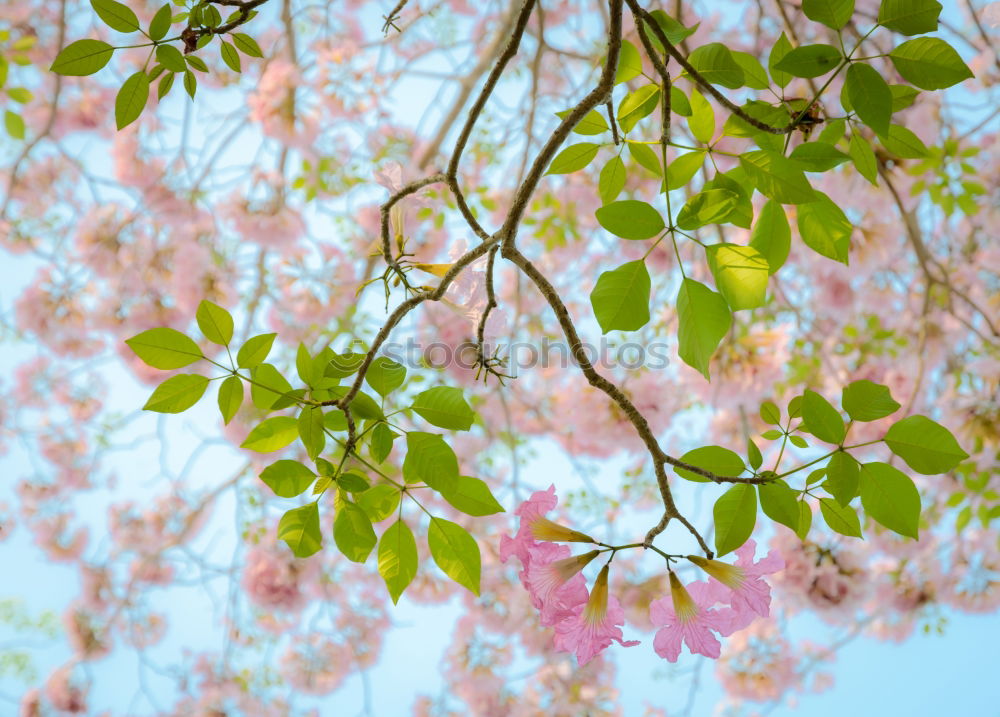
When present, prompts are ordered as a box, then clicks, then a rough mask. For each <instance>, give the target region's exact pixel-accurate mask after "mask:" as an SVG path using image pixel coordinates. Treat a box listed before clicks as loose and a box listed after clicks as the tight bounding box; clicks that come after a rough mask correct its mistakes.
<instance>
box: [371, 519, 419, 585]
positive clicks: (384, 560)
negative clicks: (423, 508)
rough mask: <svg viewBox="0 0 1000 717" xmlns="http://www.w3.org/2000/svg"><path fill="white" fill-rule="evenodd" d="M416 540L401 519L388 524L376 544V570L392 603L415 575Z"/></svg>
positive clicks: (416, 559)
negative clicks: (383, 581)
mask: <svg viewBox="0 0 1000 717" xmlns="http://www.w3.org/2000/svg"><path fill="white" fill-rule="evenodd" d="M417 562H418V558H417V541H416V540H414V538H413V531H411V530H410V528H409V526H407V525H406V523H404V522H403V521H402V520H397V521H396V522H395V523H393V524H392V525H390V526H389V527H388V528H387V529H386V531H385V532H384V533H382V539H381V540H380V541H379V544H378V572H379V575H381V576H382V579H383V580H385V587H386V589H388V590H389V597H391V598H392V604H393V605H395V604H396V603H398V602H399V598H400V596H401V595H402V594H403V591H404V590H406V586H407V585H409V584H410V583H411V582H412V581H413V578H414V577H416V575H417Z"/></svg>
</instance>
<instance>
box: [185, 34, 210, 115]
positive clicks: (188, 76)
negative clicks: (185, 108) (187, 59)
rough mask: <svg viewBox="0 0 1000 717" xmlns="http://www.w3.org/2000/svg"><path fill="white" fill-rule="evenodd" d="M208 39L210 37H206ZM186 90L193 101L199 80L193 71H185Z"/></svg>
mask: <svg viewBox="0 0 1000 717" xmlns="http://www.w3.org/2000/svg"><path fill="white" fill-rule="evenodd" d="M206 37H208V36H207V35H206ZM184 90H185V92H187V93H188V97H190V98H191V99H192V100H193V99H194V93H195V92H197V91H198V79H197V78H196V77H195V76H194V73H193V72H191V70H184Z"/></svg>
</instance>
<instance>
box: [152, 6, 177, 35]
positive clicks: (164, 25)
mask: <svg viewBox="0 0 1000 717" xmlns="http://www.w3.org/2000/svg"><path fill="white" fill-rule="evenodd" d="M172 18H173V15H172V13H171V11H170V3H167V4H166V5H164V6H163V7H161V8H160V9H159V10H157V11H156V14H155V15H153V19H152V20H150V21H149V39H150V40H153V41H154V42H158V41H160V40H162V39H163V38H164V37H165V36H166V34H167V32H169V31H170V23H171V22H172Z"/></svg>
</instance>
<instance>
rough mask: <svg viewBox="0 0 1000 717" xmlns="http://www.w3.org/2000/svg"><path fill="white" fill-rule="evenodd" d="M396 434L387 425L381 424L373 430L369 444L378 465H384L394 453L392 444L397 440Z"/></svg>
mask: <svg viewBox="0 0 1000 717" xmlns="http://www.w3.org/2000/svg"><path fill="white" fill-rule="evenodd" d="M396 435H397V434H396V433H394V432H393V431H392V429H391V428H389V426H388V425H386V424H385V423H379V424H378V425H377V426H375V428H373V429H372V436H371V439H370V440H369V442H368V446H369V450H370V451H371V454H372V458H374V459H375V462H376V463H382V462H383V461H384V460H385V459H386V458H388V457H389V453H390V451H392V442H393V441H394V440H395V439H396Z"/></svg>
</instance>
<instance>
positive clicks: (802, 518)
mask: <svg viewBox="0 0 1000 717" xmlns="http://www.w3.org/2000/svg"><path fill="white" fill-rule="evenodd" d="M812 519H813V514H812V510H811V509H810V508H809V506H808V505H807V504H806V502H805V501H804V500H803V501H799V527H798V528H797V529H796V530H795V534H796V535H798V536H799V540H805V539H806V536H807V535H809V528H810V527H812Z"/></svg>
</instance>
